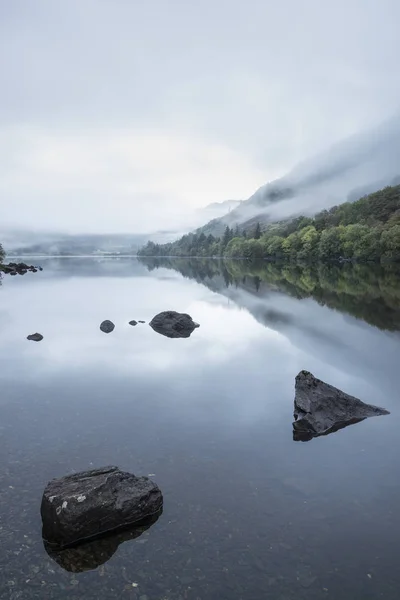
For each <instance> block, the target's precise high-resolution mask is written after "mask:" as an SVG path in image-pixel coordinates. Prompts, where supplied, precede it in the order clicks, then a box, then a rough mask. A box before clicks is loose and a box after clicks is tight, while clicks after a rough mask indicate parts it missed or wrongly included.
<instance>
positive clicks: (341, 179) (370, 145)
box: [199, 115, 400, 237]
mask: <svg viewBox="0 0 400 600" xmlns="http://www.w3.org/2000/svg"><path fill="white" fill-rule="evenodd" d="M399 154H400V115H396V116H395V117H393V118H392V119H390V120H388V121H386V122H385V123H383V124H382V125H380V126H379V127H376V128H374V129H372V130H369V131H367V132H363V133H361V134H356V135H353V136H352V137H350V138H348V139H346V140H344V141H342V142H340V143H338V144H336V145H334V146H333V147H332V148H330V149H329V150H327V151H326V152H324V153H322V154H320V155H318V156H316V157H313V158H311V159H309V160H307V161H304V162H303V163H301V164H299V165H298V166H297V167H295V168H294V169H293V170H292V171H291V172H290V173H288V174H287V175H285V176H284V177H282V178H281V179H277V180H276V181H273V182H271V183H267V184H266V185H264V186H262V187H261V188H259V189H258V190H257V191H256V192H255V193H254V194H253V195H252V196H251V197H250V198H249V199H248V200H245V201H244V202H242V203H241V204H240V205H239V206H238V207H237V208H236V209H235V210H233V211H231V212H230V213H229V214H228V215H225V216H224V217H221V218H219V219H214V220H212V221H209V222H208V223H207V224H206V225H204V226H203V227H201V228H200V230H199V231H200V232H204V233H205V234H206V235H208V234H212V235H214V236H216V237H218V236H220V235H221V234H222V233H223V231H224V229H225V227H226V225H228V226H229V227H235V226H236V225H239V226H240V228H241V229H242V230H243V229H247V228H250V227H252V226H254V224H255V223H256V222H257V221H260V222H261V223H267V222H271V221H277V220H279V219H283V218H288V217H293V216H297V215H299V214H313V213H315V212H316V211H318V210H321V209H323V208H328V207H331V206H333V205H335V204H338V203H342V202H344V201H346V200H350V201H352V200H355V199H358V198H360V197H361V196H362V195H364V194H366V193H371V192H374V191H377V190H379V189H381V188H383V187H384V186H385V185H389V184H392V185H395V184H396V183H398V177H399V171H400V166H399V162H398V156H399Z"/></svg>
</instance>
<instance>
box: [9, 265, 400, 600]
mask: <svg viewBox="0 0 400 600" xmlns="http://www.w3.org/2000/svg"><path fill="white" fill-rule="evenodd" d="M29 262H32V261H31V260H30V261H29ZM35 262H36V263H38V264H40V265H42V266H43V269H44V270H43V272H41V273H35V274H34V273H28V274H26V275H25V276H23V277H22V276H17V277H10V276H5V277H4V278H3V279H2V285H1V287H0V329H1V338H0V354H1V356H0V360H1V365H2V367H1V395H0V453H1V457H2V461H1V467H0V598H1V599H3V598H4V599H10V600H16V599H23V600H25V599H31V598H40V599H44V598H45V599H46V600H47V599H53V598H54V599H64V598H65V599H68V600H76V599H85V600H101V599H107V600H108V599H110V600H111V599H116V598H118V599H119V598H122V599H125V598H126V599H127V600H129V599H135V600H136V599H137V600H153V599H154V600H156V599H157V600H166V599H168V600H178V599H179V600H182V599H193V600H200V599H201V600H208V599H211V600H214V599H215V600H228V599H229V600H231V599H235V600H259V599H264V598H271V599H273V600H291V599H293V600H299V599H301V600H302V599H304V600H306V599H307V600H312V599H320V598H321V599H323V598H327V599H329V598H332V599H335V600H336V599H338V598H340V600H368V599H376V598H385V599H386V600H391V599H393V600H395V599H396V600H397V599H398V597H399V595H400V571H399V569H398V556H399V553H400V518H399V505H400V478H399V469H400V437H399V429H400V419H399V417H400V410H399V409H400V397H399V389H400V358H399V357H400V277H399V273H398V271H396V269H395V268H394V267H390V268H389V267H388V268H387V269H386V270H383V269H376V268H372V267H367V266H352V265H343V266H322V265H320V266H313V267H307V266H304V267H301V266H288V265H272V264H267V263H263V264H249V263H245V262H243V261H236V262H234V261H233V262H230V263H219V262H218V261H216V260H214V261H207V260H195V259H193V260H184V259H168V260H161V259H160V260H157V259H153V260H148V261H147V262H146V261H143V262H140V261H138V260H136V259H129V258H126V259H124V258H121V259H87V258H62V259H51V258H48V259H36V260H35ZM167 309H172V310H178V311H181V312H187V313H189V314H190V315H191V316H192V317H193V319H194V320H195V321H197V322H198V323H200V328H199V329H196V330H195V331H194V332H193V334H192V335H191V337H189V338H187V339H169V338H167V337H164V336H162V335H159V334H158V333H156V332H155V331H153V330H152V329H151V328H150V327H149V326H148V322H149V321H150V320H151V318H152V317H153V316H154V315H155V314H157V313H158V312H160V311H163V310H167ZM104 319H111V320H112V321H113V322H114V323H115V325H116V327H115V330H114V331H113V332H112V333H111V334H109V335H105V334H104V333H102V332H101V331H100V329H99V325H100V323H101V321H103V320H104ZM131 319H136V320H139V319H140V320H144V321H146V323H145V324H139V325H137V326H136V327H131V326H130V325H129V324H128V322H129V321H130V320H131ZM36 331H38V332H40V333H41V334H43V336H44V339H43V341H41V342H39V343H35V342H30V341H27V339H26V336H27V335H28V334H31V333H35V332H36ZM302 369H306V370H309V371H311V372H312V373H313V374H314V375H315V376H317V377H319V378H321V379H323V380H324V381H326V382H328V383H330V384H332V385H334V386H337V387H339V388H340V389H342V390H344V391H345V392H348V393H350V394H352V395H354V396H356V397H358V398H361V399H362V400H364V401H365V402H368V403H372V404H376V405H378V406H382V407H385V408H387V409H388V410H390V412H391V414H390V415H388V416H382V417H377V418H371V419H367V420H365V421H363V422H361V423H358V424H356V425H352V426H349V427H347V428H345V429H342V430H340V431H338V432H336V433H333V434H331V435H327V436H324V437H319V438H315V439H313V440H311V441H309V442H296V441H294V440H293V429H292V421H293V399H294V380H295V376H296V375H297V373H298V372H299V371H300V370H302ZM105 465H118V466H119V467H120V468H121V469H123V470H127V471H130V472H133V473H135V474H137V475H151V477H152V478H153V479H154V480H155V481H156V482H157V484H158V485H159V486H160V488H161V489H162V491H163V495H164V510H163V514H162V515H161V516H160V517H159V519H158V520H157V521H156V522H154V523H153V524H148V525H147V526H146V527H143V530H142V531H139V532H136V533H135V534H132V535H131V534H130V533H129V532H127V534H126V535H125V537H124V536H123V535H121V534H120V535H119V536H111V537H110V538H107V539H106V540H103V541H102V542H98V543H97V544H96V543H94V544H93V545H92V546H90V547H89V548H86V550H82V552H81V554H79V552H77V553H76V554H71V555H69V556H68V557H67V558H65V557H62V556H58V555H51V554H50V555H49V554H48V552H47V551H46V548H45V547H44V545H43V541H42V537H41V519H40V502H41V496H42V493H43V489H44V487H45V485H46V484H47V482H48V481H49V480H50V479H52V478H54V477H61V476H63V475H66V474H69V473H73V472H75V471H81V470H87V469H91V468H95V467H101V466H105ZM139 533H140V534H141V535H139Z"/></svg>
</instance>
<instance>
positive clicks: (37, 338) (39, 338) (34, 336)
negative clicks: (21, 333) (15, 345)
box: [26, 333, 43, 342]
mask: <svg viewBox="0 0 400 600" xmlns="http://www.w3.org/2000/svg"><path fill="white" fill-rule="evenodd" d="M26 339H27V340H31V341H32V342H41V341H42V339H43V336H42V334H41V333H32V334H31V335H28V337H27V338H26Z"/></svg>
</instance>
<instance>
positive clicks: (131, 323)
mask: <svg viewBox="0 0 400 600" xmlns="http://www.w3.org/2000/svg"><path fill="white" fill-rule="evenodd" d="M137 324H138V322H137V321H129V325H132V326H133V327H134V326H135V325H137Z"/></svg>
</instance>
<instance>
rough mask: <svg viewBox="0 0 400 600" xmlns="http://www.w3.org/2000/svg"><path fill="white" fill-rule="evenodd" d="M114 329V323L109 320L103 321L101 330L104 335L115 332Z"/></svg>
mask: <svg viewBox="0 0 400 600" xmlns="http://www.w3.org/2000/svg"><path fill="white" fill-rule="evenodd" d="M114 328H115V325H114V323H113V322H112V321H109V320H108V319H107V320H106V321H103V322H102V323H101V325H100V329H101V331H103V332H104V333H111V332H112V331H114Z"/></svg>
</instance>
